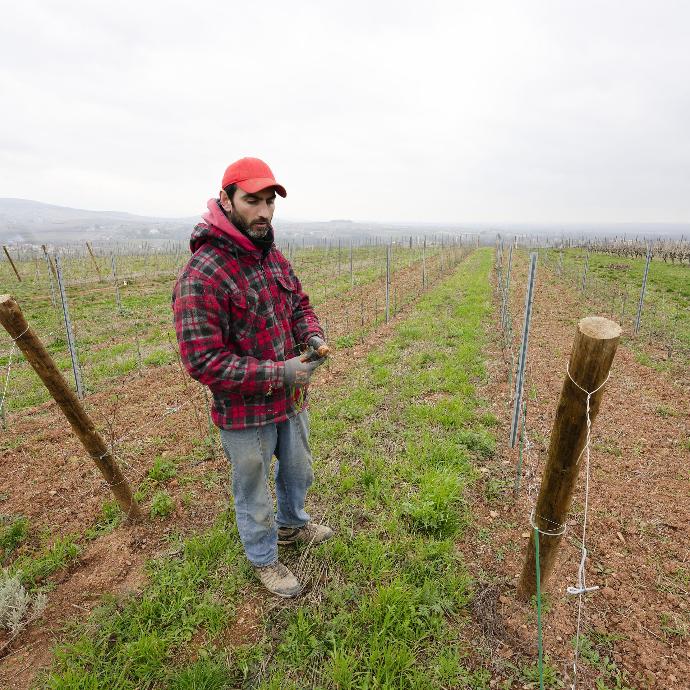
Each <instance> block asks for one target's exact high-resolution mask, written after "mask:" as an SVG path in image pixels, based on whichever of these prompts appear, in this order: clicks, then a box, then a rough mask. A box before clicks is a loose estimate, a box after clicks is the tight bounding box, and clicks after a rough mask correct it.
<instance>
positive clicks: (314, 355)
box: [307, 335, 331, 362]
mask: <svg viewBox="0 0 690 690" xmlns="http://www.w3.org/2000/svg"><path fill="white" fill-rule="evenodd" d="M307 345H308V346H309V347H310V348H311V352H307V354H308V357H307V361H308V362H313V361H316V360H317V359H326V357H328V355H329V354H330V352H331V351H330V348H329V347H328V345H326V341H325V340H324V339H323V338H322V337H321V336H318V335H312V336H311V338H309V340H307ZM319 348H323V349H322V351H321V354H322V356H319V354H318V350H319Z"/></svg>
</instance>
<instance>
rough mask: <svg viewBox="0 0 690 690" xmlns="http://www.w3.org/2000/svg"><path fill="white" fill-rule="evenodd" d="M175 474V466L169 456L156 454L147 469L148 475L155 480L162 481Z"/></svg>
mask: <svg viewBox="0 0 690 690" xmlns="http://www.w3.org/2000/svg"><path fill="white" fill-rule="evenodd" d="M176 474H177V467H176V466H175V463H174V462H173V461H172V460H170V459H169V458H164V457H163V456H162V455H158V456H156V458H155V459H154V461H153V466H152V467H151V469H150V470H149V471H148V475H147V476H148V477H149V478H150V479H153V480H154V481H156V482H164V481H166V480H168V479H172V478H173V477H174V476H175V475H176Z"/></svg>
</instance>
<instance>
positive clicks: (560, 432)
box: [517, 316, 621, 599]
mask: <svg viewBox="0 0 690 690" xmlns="http://www.w3.org/2000/svg"><path fill="white" fill-rule="evenodd" d="M620 335H621V327H620V326H619V325H618V324H617V323H614V322H613V321H610V320H609V319H605V318H603V317H601V316H589V317H587V318H585V319H582V320H581V321H580V322H579V323H578V325H577V331H576V334H575V342H574V343H573V349H572V352H571V354H570V363H569V365H568V372H569V375H568V374H566V378H565V381H564V383H563V389H562V391H561V397H560V400H559V401H558V408H557V409H556V418H555V420H554V423H553V428H552V430H551V443H550V445H549V457H548V460H547V464H546V468H545V469H544V476H543V477H542V482H541V488H540V490H539V497H538V498H537V505H536V507H535V509H534V515H533V523H534V526H535V527H536V528H537V529H538V530H539V554H540V573H541V578H540V579H541V582H542V583H543V582H545V581H546V580H547V579H548V577H549V575H550V574H551V571H552V570H553V566H554V562H555V559H556V553H557V552H558V547H559V544H560V542H561V537H562V536H563V533H564V532H565V523H566V517H567V515H568V510H569V509H570V504H571V502H572V498H573V491H574V489H575V482H576V480H577V475H578V473H579V470H580V465H581V463H580V462H579V461H580V457H581V456H582V453H583V452H584V449H585V444H586V442H587V433H588V429H587V427H588V424H587V397H588V395H587V393H586V392H585V391H588V392H590V393H591V397H590V401H589V420H590V423H591V422H592V421H594V419H595V418H596V416H597V413H598V412H599V405H600V404H601V399H602V397H603V395H604V383H605V382H606V380H607V378H608V375H609V371H610V369H611V364H612V362H613V357H614V355H615V354H616V349H617V347H618V341H619V339H620ZM576 384H577V385H576ZM534 532H535V530H532V531H531V537H530V541H529V546H528V547H527V557H526V559H525V564H524V567H523V569H522V575H521V576H520V581H519V583H518V588H517V594H518V597H519V598H521V599H529V598H530V597H531V596H532V595H533V594H534V593H535V592H536V561H535V549H534V547H535V544H534Z"/></svg>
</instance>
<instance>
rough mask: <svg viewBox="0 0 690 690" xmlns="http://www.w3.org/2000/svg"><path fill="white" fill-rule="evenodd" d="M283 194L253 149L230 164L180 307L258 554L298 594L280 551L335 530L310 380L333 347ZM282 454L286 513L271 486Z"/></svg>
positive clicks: (264, 570)
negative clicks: (318, 504)
mask: <svg viewBox="0 0 690 690" xmlns="http://www.w3.org/2000/svg"><path fill="white" fill-rule="evenodd" d="M276 194H279V195H280V196H281V197H285V196H286V192H285V188H284V187H283V186H282V185H280V184H278V183H277V182H276V180H275V178H274V176H273V173H272V172H271V169H270V168H269V167H268V165H266V163H264V162H263V161H261V160H259V159H257V158H242V159H241V160H238V161H236V162H235V163H232V164H231V165H230V166H229V167H228V168H227V170H226V171H225V174H224V175H223V181H222V189H221V191H220V196H219V198H218V199H211V200H210V201H209V202H208V213H206V214H205V215H204V216H203V222H201V223H199V224H198V225H197V226H196V227H195V228H194V232H193V233H192V238H191V250H192V253H193V255H192V258H191V259H190V260H189V262H188V263H187V265H186V266H185V268H184V270H183V271H182V273H181V274H180V277H179V279H178V281H177V284H176V285H175V290H174V293H173V311H174V315H175V328H176V331H177V339H178V342H179V345H180V354H181V356H182V361H183V362H184V364H185V367H186V368H187V371H188V372H189V373H190V375H191V376H192V377H194V378H195V379H197V380H198V381H200V382H201V383H203V384H205V385H207V386H208V387H209V388H210V389H211V391H212V393H213V410H212V416H213V421H214V423H215V424H216V426H218V427H219V429H220V437H221V441H222V444H223V449H224V450H225V454H226V455H227V457H228V459H229V461H230V463H231V465H232V492H233V499H234V503H235V517H236V520H237V528H238V531H239V534H240V538H241V540H242V544H243V546H244V549H245V553H246V555H247V558H248V559H249V561H250V562H251V563H252V565H253V566H254V570H255V572H256V573H257V575H258V576H259V579H260V580H261V582H262V583H263V584H264V586H265V587H266V588H267V589H268V590H269V591H270V592H272V593H273V594H277V595H279V596H282V597H293V596H296V595H297V594H299V593H300V591H301V585H300V583H299V582H298V580H297V578H296V577H295V576H294V575H293V574H292V573H291V572H290V570H289V569H288V568H287V567H286V566H285V565H283V564H282V563H280V561H279V560H278V544H296V543H299V542H302V543H312V544H316V543H320V542H323V541H325V540H326V539H329V538H330V537H331V536H333V531H332V530H331V529H330V528H328V527H326V526H324V525H318V524H315V523H313V522H310V521H309V515H308V514H307V513H306V511H305V509H304V500H305V496H306V493H307V489H308V488H309V486H310V485H311V483H312V481H313V478H314V475H313V472H312V467H311V454H310V450H309V441H308V433H309V432H308V429H309V420H308V416H307V410H306V405H305V393H306V386H307V384H308V383H309V378H310V376H311V374H312V373H313V371H314V369H316V367H318V366H320V365H321V364H322V363H323V362H324V361H325V356H326V355H327V353H328V348H327V346H326V344H325V342H324V340H323V338H324V335H323V331H322V329H321V326H320V325H319V321H318V319H317V317H316V314H315V313H314V310H313V309H312V307H311V306H310V304H309V298H308V297H307V295H306V294H305V293H304V292H303V291H302V286H301V284H300V281H299V280H298V279H297V277H296V275H295V273H294V272H293V270H292V266H291V265H290V263H289V262H288V260H287V259H286V258H285V257H284V256H283V254H281V252H280V251H278V249H277V248H276V246H275V245H274V244H273V239H274V235H273V227H272V226H271V220H272V218H273V210H274V205H275V199H276ZM305 347H308V349H307V350H306V352H305V353H304V354H302V355H300V354H299V350H300V348H305ZM274 454H275V456H276V458H277V462H276V466H275V483H276V496H277V513H276V514H275V517H274V513H273V499H272V497H271V492H270V490H269V486H268V474H269V469H270V465H271V458H272V456H273V455H274Z"/></svg>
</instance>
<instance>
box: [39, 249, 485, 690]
mask: <svg viewBox="0 0 690 690" xmlns="http://www.w3.org/2000/svg"><path fill="white" fill-rule="evenodd" d="M490 265H491V257H490V254H489V252H486V251H484V252H478V253H476V254H475V255H473V256H472V257H470V259H469V260H467V261H466V262H465V264H463V265H462V267H461V269H460V270H459V271H458V273H457V274H456V275H455V276H454V277H452V278H451V279H448V280H446V281H445V282H444V283H443V284H442V285H441V286H439V287H438V288H436V289H435V290H434V291H433V292H432V293H431V294H429V295H427V296H426V297H424V298H423V299H422V300H421V301H420V303H419V306H418V309H417V310H416V311H415V312H414V313H413V314H412V315H411V316H410V317H409V318H408V319H407V320H406V321H405V322H404V323H402V324H400V325H399V326H398V327H397V329H396V330H395V333H394V335H393V337H392V339H391V340H390V341H389V342H387V343H386V344H385V345H384V346H383V347H381V348H380V349H379V350H377V351H375V352H372V353H371V354H370V356H369V357H368V359H367V361H366V362H365V363H364V364H362V365H361V366H360V367H358V368H357V370H355V371H354V372H353V373H352V375H351V378H350V379H349V380H347V381H345V382H344V383H343V385H342V386H341V387H340V388H338V389H336V390H331V391H328V392H327V393H325V392H323V391H318V390H315V391H314V392H313V396H312V401H311V406H310V410H311V412H310V417H311V426H312V436H311V439H312V451H313V454H314V456H315V458H316V459H317V461H316V462H317V465H316V468H315V469H316V477H317V478H316V482H315V484H314V486H313V489H312V492H311V499H310V501H311V508H310V510H311V511H312V515H313V517H315V518H318V517H319V516H320V515H321V514H322V513H324V512H325V513H326V521H327V522H329V523H330V524H332V525H333V526H334V527H335V528H336V530H337V534H336V537H335V538H334V539H332V540H331V541H329V542H328V543H327V544H324V545H323V546H322V547H319V548H318V550H317V551H316V552H314V553H312V554H309V557H308V558H307V563H312V566H311V567H312V568H315V571H314V574H319V578H318V581H317V582H315V583H312V586H313V587H314V588H315V589H314V593H315V596H312V597H306V598H304V599H298V600H296V601H295V602H291V603H290V604H289V605H287V606H279V607H268V611H267V613H266V615H265V618H264V619H263V621H262V623H263V626H264V633H263V635H260V636H259V637H260V639H259V641H258V642H253V643H252V644H248V645H239V646H238V647H234V648H232V649H231V650H229V652H228V653H223V652H222V651H221V648H220V647H219V646H218V645H217V644H216V643H215V642H214V639H215V638H216V636H217V635H219V634H221V633H222V631H223V629H224V627H225V626H226V625H227V623H228V621H230V620H232V612H233V610H234V608H235V606H236V605H237V597H238V590H239V588H240V587H247V586H250V587H251V588H255V587H258V586H259V585H258V584H257V583H256V582H255V581H254V580H251V585H249V582H250V580H249V576H250V569H249V568H248V566H247V565H246V562H245V560H244V558H243V555H242V554H243V551H242V548H241V545H240V543H239V540H238V536H237V533H236V530H235V527H234V524H233V516H232V514H231V513H228V514H227V515H225V514H224V515H222V516H221V517H220V518H219V520H218V522H217V524H216V525H215V526H214V527H213V528H211V529H210V530H209V531H208V532H205V533H203V534H200V535H198V536H197V537H194V538H192V539H188V540H186V541H179V543H178V544H177V546H175V547H174V548H173V553H174V554H175V555H173V556H168V557H165V558H161V559H157V560H154V561H152V562H151V563H150V564H149V566H148V574H149V584H148V586H147V587H146V589H145V590H144V592H143V593H142V594H141V595H139V596H136V597H130V598H128V599H125V600H111V601H107V602H106V603H105V604H104V605H103V606H102V607H101V609H99V611H98V612H97V613H96V614H95V615H94V616H93V617H92V618H91V619H89V621H87V622H86V623H84V624H82V625H81V626H77V627H76V628H75V629H74V630H73V632H72V634H71V636H70V637H69V639H68V640H67V641H66V642H64V643H63V644H61V645H60V646H59V647H58V649H57V651H56V657H55V663H54V666H53V668H52V669H51V671H50V672H49V673H48V674H47V675H46V676H45V679H44V685H45V687H48V688H52V689H54V690H58V689H60V690H61V689H63V688H106V687H107V688H118V689H123V690H124V689H130V688H131V689H133V688H163V687H166V688H168V687H174V688H209V689H210V688H224V687H253V688H260V689H262V690H268V689H269V688H274V689H276V690H278V689H280V690H284V689H285V688H295V689H296V688H300V689H301V688H307V687H309V688H352V689H360V688H361V689H364V688H371V689H373V688H419V689H420V690H421V689H422V688H424V689H427V688H431V687H458V688H463V687H464V688H477V689H480V688H486V689H487V690H488V688H489V682H490V681H491V678H492V674H491V670H490V668H491V667H490V659H488V658H486V659H485V658H483V657H482V656H481V655H480V654H477V652H476V650H474V649H473V648H472V647H471V646H468V643H467V642H466V641H465V639H466V638H465V637H464V636H463V628H464V626H465V624H466V621H467V619H468V615H469V610H468V606H469V603H470V601H471V599H472V596H473V586H474V582H473V578H472V576H471V574H470V572H469V570H468V568H467V567H466V565H465V564H464V562H463V559H462V557H461V555H460V553H459V551H458V549H457V548H456V546H455V541H456V540H457V539H459V538H462V535H463V532H464V530H465V529H466V527H467V525H468V524H469V522H470V521H471V520H472V516H471V508H470V506H469V505H468V502H467V500H466V497H465V494H466V489H467V487H468V486H469V485H470V484H471V483H472V482H473V481H474V480H475V478H476V476H477V472H476V471H475V469H474V464H475V462H479V461H484V459H485V458H486V457H488V456H491V455H492V454H493V452H494V447H495V441H494V438H493V432H494V429H495V419H494V418H493V417H492V416H491V415H487V414H486V413H485V411H484V409H483V405H484V403H483V402H482V401H481V400H480V399H478V397H477V395H476V387H477V385H478V384H479V383H481V382H482V381H483V380H484V377H485V372H484V368H483V363H482V354H481V351H482V347H483V344H484V335H483V329H482V321H483V319H485V318H486V316H487V315H488V313H489V310H490V294H489V290H490V288H489V284H488V273H489V270H490ZM440 343H441V345H440ZM430 394H433V395H432V396H431V397H429V395H430ZM437 394H439V395H437ZM171 471H172V468H171V467H170V466H169V465H168V464H167V463H166V462H163V461H162V460H161V461H160V462H158V463H157V465H156V466H155V471H154V475H155V476H154V477H151V476H150V477H149V479H148V480H147V481H148V482H151V483H153V482H156V483H159V482H161V481H165V479H166V477H167V476H168V475H169V474H170V472H171ZM156 495H158V494H156ZM155 501H156V498H155V496H154V502H155ZM304 555H305V556H306V555H307V554H304ZM284 557H285V558H287V561H288V563H291V564H292V565H293V566H294V565H295V563H296V559H298V558H299V557H300V552H298V553H297V554H293V555H290V553H288V552H286V553H285V554H284ZM198 633H203V635H202V636H201V641H197V642H196V645H197V646H196V647H194V648H189V642H190V640H191V639H192V638H193V637H194V639H195V640H199V635H198ZM197 647H198V648H197ZM192 653H193V655H194V656H193V658H190V654H192Z"/></svg>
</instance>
